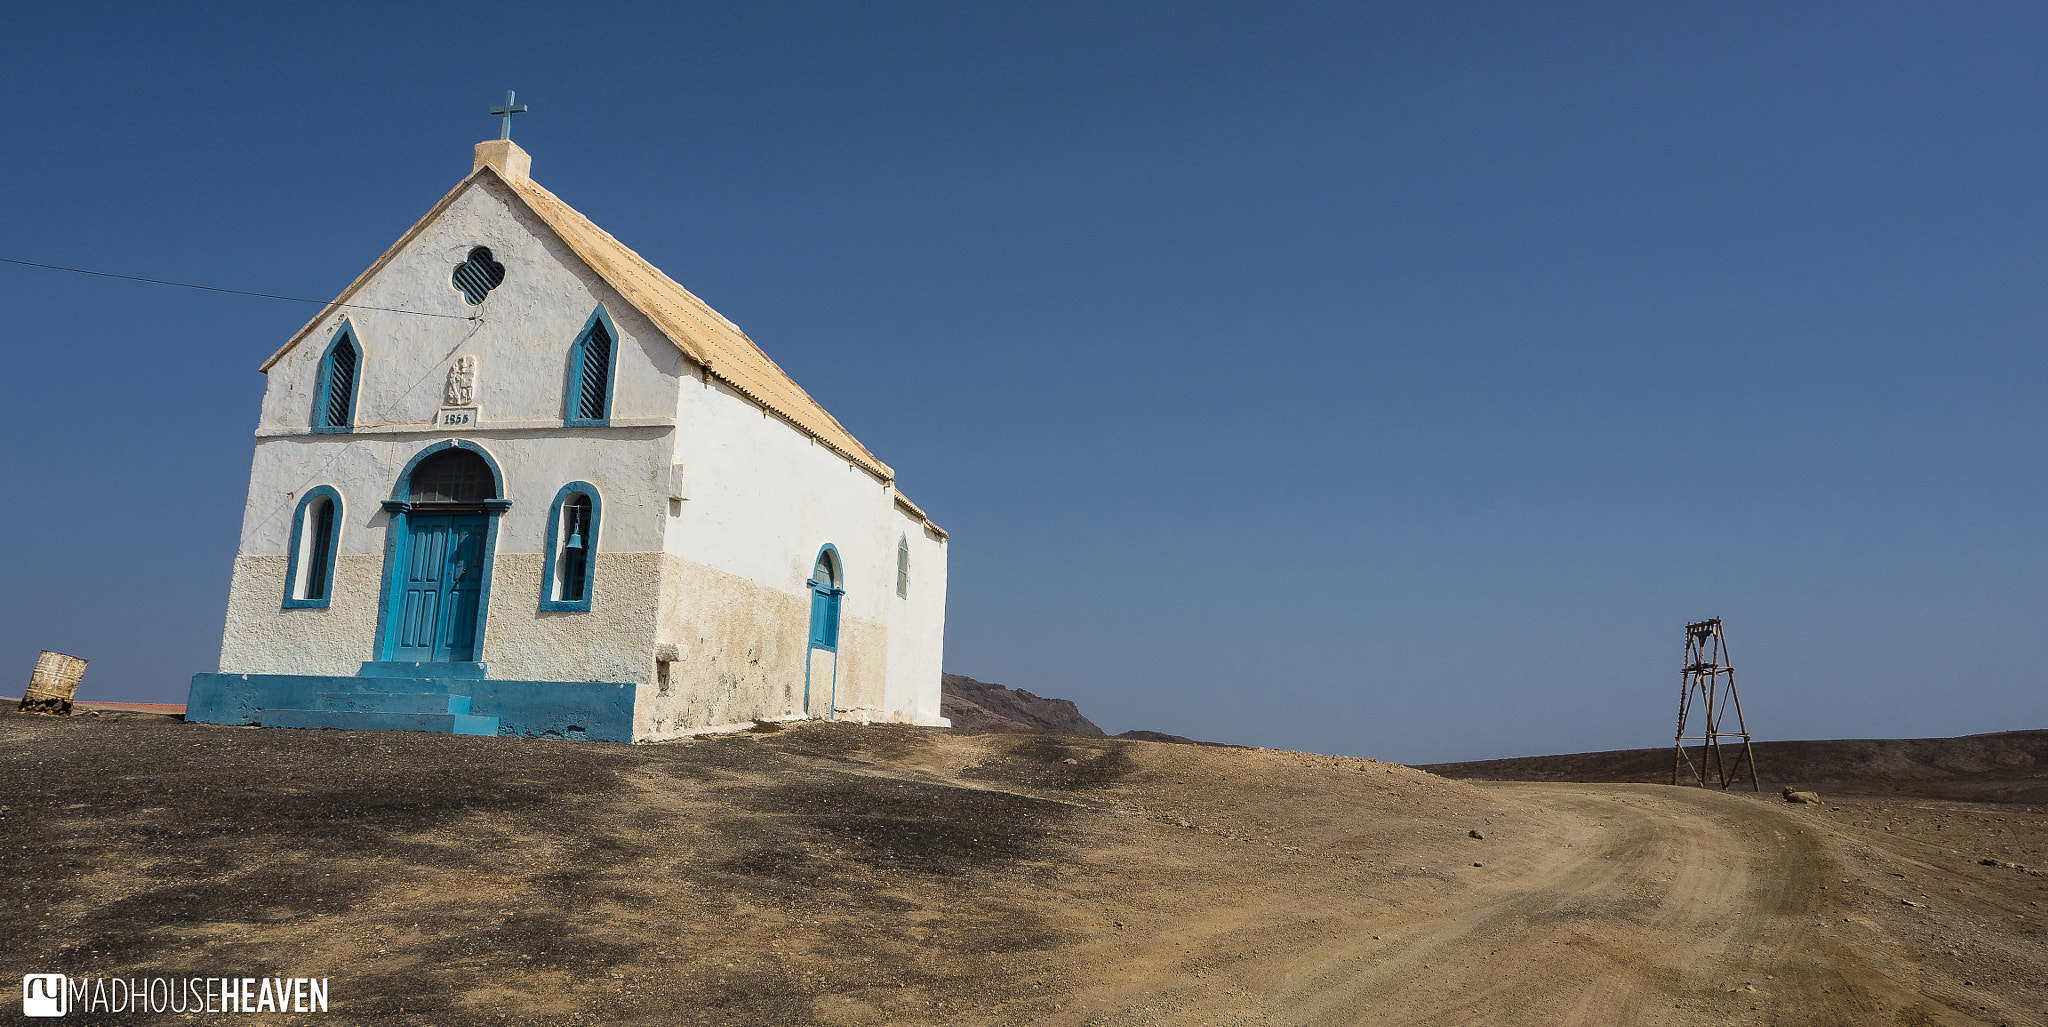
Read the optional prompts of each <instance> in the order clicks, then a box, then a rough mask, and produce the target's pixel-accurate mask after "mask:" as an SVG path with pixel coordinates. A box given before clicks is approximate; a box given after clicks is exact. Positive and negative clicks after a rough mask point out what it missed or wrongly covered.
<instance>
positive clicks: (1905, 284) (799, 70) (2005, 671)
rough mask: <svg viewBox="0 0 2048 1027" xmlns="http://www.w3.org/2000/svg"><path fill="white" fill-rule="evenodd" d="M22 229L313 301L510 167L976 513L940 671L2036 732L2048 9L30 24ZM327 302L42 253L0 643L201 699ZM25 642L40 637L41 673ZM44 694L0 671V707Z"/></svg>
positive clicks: (25, 246) (13, 315)
mask: <svg viewBox="0 0 2048 1027" xmlns="http://www.w3.org/2000/svg"><path fill="white" fill-rule="evenodd" d="M5 26H6V31H4V32H0V88H4V95H6V96H7V98H8V100H7V103H6V104H5V105H4V107H0V138H4V139H5V141H6V143H5V152H6V154H7V159H6V160H5V161H4V162H0V195H4V197H5V199H6V212H7V213H6V217H5V218H0V257H6V258H10V259H14V260H28V261H36V262H41V263H49V264H61V265H67V266H74V267H85V268H92V269H96V270H104V271H108V272H114V273H119V274H129V275H139V276H145V277H153V278H166V279H172V280H177V281H184V282H196V283H202V284H208V285H215V286H221V287H226V288H234V289H244V290H251V291H258V292H268V293H279V294H284V295H291V296H306V297H315V298H325V297H329V296H332V295H333V294H335V293H336V292H338V291H339V290H340V289H341V288H342V287H343V286H345V285H346V284H347V283H348V282H349V281H350V280H351V279H352V278H353V277H354V276H355V275H356V274H357V273H358V272H359V271H360V270H361V269H362V268H364V267H365V266H367V265H368V264H369V263H370V262H371V261H372V260H374V259H375V258H376V256H377V255H378V254H379V253H380V252H382V250H383V249H384V248H385V247H386V246H387V245H389V244H390V242H391V241H392V240H394V239H395V238H397V236H398V235H399V234H400V233H401V232H403V231H404V230H405V228H406V227H407V226H408V225H410V224H411V223H412V222H413V221H414V220H415V219H416V218H417V217H418V216H419V215H420V214H421V213H423V212H424V211H425V210H426V209H427V208H428V207H429V206H430V205H431V204H432V203H433V202H434V201H435V200H436V199H437V198H439V197H440V195H441V194H442V193H443V192H445V191H446V190H447V189H448V188H449V186H451V185H452V184H453V183H454V182H455V181H456V180H457V179H458V178H460V177H461V176H462V175H463V174H465V173H466V172H467V171H468V170H469V162H470V148H471V146H472V144H474V143H475V142H477V141H478V140H481V139H484V138H488V137H492V136H495V135H496V131H497V129H496V122H495V121H494V120H493V119H490V118H487V117H485V116H484V111H485V110H486V109H487V108H489V107H490V106H491V105H492V104H493V103H495V102H497V101H498V100H499V99H500V98H501V97H502V96H503V93H504V91H505V90H506V89H507V88H514V89H517V90H518V91H519V96H520V99H521V101H522V102H526V103H528V104H530V105H531V107H532V113H530V114H527V115H523V116H522V117H521V118H520V120H519V121H518V122H517V124H516V125H515V128H514V137H515V139H517V140H518V141H519V142H520V143H521V145H523V146H524V147H526V148H527V149H528V150H529V151H531V152H532V154H533V156H534V177H535V178H536V179H538V180H539V181H540V182H541V183H542V184H544V185H546V186H547V187H548V188H550V189H551V190H553V191H554V192H555V193H557V194H558V195H560V196H561V197H563V198H564V199H565V200H567V201H568V202H570V203H571V204H573V205H575V206H576V207H578V208H579V209H580V210H582V211H583V212H584V213H586V214H588V215H590V216H591V217H592V218H593V219H594V220H596V221H597V222H598V223H599V224H600V225H603V226H605V227H606V228H607V229H609V230H610V231H611V232H612V233H613V234H615V235H617V236H618V237H620V238H621V239H622V240H624V241H625V242H626V243H627V244H628V245H630V246H633V247H634V248H636V249H637V250H639V251H640V252H641V253H642V254H644V255H646V256H647V257H649V258H650V259H652V260H653V261H654V262H655V263H656V264H657V265H659V266H661V267H662V268H663V269H664V270H666V271H668V272H669V273H670V274H671V275H672V276H673V277H675V278H676V279H677V280H678V281H681V282H682V283H683V284H685V285H687V286H689V287H690V288H691V289H693V290H694V291H696V292H697V293H698V294H699V295H701V296H703V297H704V298H705V299H707V300H708V301H709V302H711V303H712V304H713V305H714V306H716V307H718V308H719V309H720V310H721V311H722V312H724V313H725V314H726V315H727V316H729V317H731V318H732V319H733V320H734V321H736V322H737V323H739V324H740V325H742V326H743V327H745V328H746V329H747V330H748V332H749V333H750V334H751V335H752V336H753V337H754V338H755V339H756V340H758V341H760V342H761V343H762V345H763V346H764V347H765V348H766V349H767V350H768V351H769V353H770V354H771V355H772V356H774V357H775V358H776V359H777V360H778V361H780V362H781V363H782V365H783V366H784V367H785V368H786V369H788V370H789V371H790V372H791V373H792V374H793V375H794V376H795V377H796V378H797V380H798V381H800V382H802V383H803V384H804V385H805V386H806V387H807V388H808V389H810V390H811V392H812V393H813V394H814V395H816V396H818V397H819V398H820V399H821V400H822V401H823V402H824V403H825V404H826V405H827V407H829V408H830V409H831V410H833V411H834V413H836V414H837V415H838V416H839V418H840V419H841V420H842V421H843V422H845V423H846V425H847V426H848V427H849V428H850V429H851V430H852V431H853V432H854V433H855V434H856V435H857V436H859V437H860V438H861V439H862V440H863V441H864V442H866V443H867V444H868V445H869V446H870V447H871V448H872V449H874V450H875V451H876V452H877V453H879V454H880V455H881V456H882V457H883V459H885V460H887V461H889V462H890V463H891V464H893V465H894V466H895V467H896V468H897V470H898V473H899V474H900V475H901V482H902V485H903V487H904V489H905V491H906V492H907V493H908V494H909V495H911V496H912V497H914V498H915V499H917V500H918V501H919V502H920V503H921V504H922V505H924V506H925V508H926V509H927V510H929V511H930V512H931V513H932V515H933V516H934V517H935V518H936V519H937V520H938V521H939V522H940V523H941V524H943V525H945V526H946V527H947V528H948V529H949V530H950V531H951V532H952V533H953V539H954V541H953V544H952V545H953V548H952V556H951V562H952V576H951V601H950V604H949V608H948V618H949V619H948V631H947V657H946V665H947V667H948V669H950V670H953V671H956V672H960V673H965V674H970V675H973V676H975V677H978V678H982V679H984V680H994V681H1000V682H1003V683H1006V684H1011V685H1015V686H1019V687H1024V688H1028V689H1030V690H1032V691H1034V692H1037V693H1040V694H1044V695H1054V696H1062V697H1067V698H1072V699H1074V700H1076V701H1077V702H1079V703H1080V704H1081V707H1082V709H1083V710H1084V711H1085V712H1086V713H1088V714H1089V715H1090V716H1091V717H1093V718H1094V719H1095V720H1096V721H1097V722H1099V723H1101V724H1102V725H1103V726H1104V727H1105V728H1107V729H1109V730H1111V731H1117V730H1122V729H1126V728H1133V727H1143V728H1152V729H1157V730H1164V731H1171V732H1176V733H1180V734H1187V735H1194V736H1198V737H1206V738H1216V739H1223V740H1228V741H1236V742H1241V743H1245V744H1253V745H1268V746H1282V747H1288V748H1302V749H1311V750H1317V751H1325V752H1342V753H1350V754H1358V755H1370V756H1375V757H1379V758H1385V759H1397V760H1403V761H1410V762H1425V761H1432V760H1450V759H1465V758H1486V757H1493V756H1508V755H1520V754H1529V753H1543V752H1568V751H1578V750H1587V749H1602V748H1625V747H1636V746H1655V745H1660V744H1668V743H1669V739H1670V737H1671V728H1672V724H1673V721H1674V718H1675V712H1676V705H1677V698H1678V696H1677V691H1678V682H1679V677H1678V665H1679V662H1680V656H1681V655H1682V644H1683V625H1684V624H1685V623H1686V622H1687V621H1691V620H1698V619H1702V618H1705V617H1710V616H1720V617H1723V618H1725V619H1726V622H1727V625H1728V632H1729V639H1730V643H1731V646H1732V652H1733V656H1734V662H1735V664H1736V666H1737V668H1738V673H1739V675H1740V676H1739V681H1740V682H1741V684H1742V686H1743V699H1744V705H1745V709H1746V711H1747V712H1748V713H1749V715H1750V720H1751V727H1752V729H1753V730H1754V731H1755V732H1756V733H1757V734H1758V735H1759V737H1763V738H1801V737H1809V738H1810V737H1895V736H1919V735H1938V734H1957V733H1968V732H1980V731H1995V730H2004V729H2011V728H2033V727H2048V701H2044V694H2048V693H2044V689H2043V678H2044V673H2048V672H2044V670H2043V663H2042V660H2041V659H2040V656H2039V653H2040V650H2041V644H2042V641H2043V630H2042V628H2041V625H2042V623H2043V620H2044V615H2048V584H2044V582H2048V544H2044V541H2043V532H2042V524H2043V520H2044V517H2043V511H2044V507H2048V474H2044V465H2043V459H2042V458H2043V455H2044V452H2043V450H2044V443H2043V440H2044V433H2043V428H2044V423H2043V422H2044V420H2048V417H2044V412H2043V404H2042V403H2041V401H2040V399H2039V395H2038V394H2039V392H2040V383H2041V382H2042V381H2043V380H2044V372H2048V353H2044V349H2043V347H2042V345H2041V341H2042V335H2043V331H2044V328H2043V326H2044V323H2048V293H2044V290H2043V289H2042V287H2041V286H2042V283H2043V282H2044V281H2048V246H2044V240H2048V205H2044V203H2043V202H2042V198H2043V194H2044V188H2048V186H2044V183H2048V134H2044V132H2043V126H2048V63H2044V62H2042V61H2041V60H2040V56H2039V55H2040V54H2041V53H2043V52H2048V8H2043V7H2041V6H2040V5H2032V4H2006V5H2000V4H1988V3H1987V4H1971V5H1904V4H1882V3H1880V4H1863V5H1853V6H1843V5H1783V4H1762V3H1758V4H1736V3H1731V4H1714V5H1678V4H1627V3H1614V4H1568V5H1567V4H1554V5H1532V4H1525V3H1493V4H1478V3H1474V4H1409V5H1400V6H1393V5H1363V4H1333V5H1308V4H1239V5H1200V4H1187V3H1175V4H1104V3H1075V4H1055V3H1033V4H1029V5H1023V4H1018V5H1008V6H1003V5H990V4H983V5H966V4H911V3H903V4H893V5H845V6H834V5H825V4H800V5H776V4H749V5H730V6H727V7H713V6H703V5H681V4H649V5H608V4H579V5H522V4H518V3H501V4H490V5H471V6H457V5H434V6H433V7H432V9H428V8H426V7H423V6H422V5H396V4H392V5H378V4H352V5H326V6H312V5H306V6H288V5H272V4H266V5H246V6H236V5H229V4H218V5H184V6H178V7H165V6H162V5H142V4H136V5H93V6H89V7H88V6H86V5H42V6H41V7H37V8H22V9H18V10H12V11H10V12H9V13H8V14H7V16H6V18H5ZM314 309H315V308H313V307H310V306H307V305H301V304H290V303H280V302H274V301H267V300H256V299H247V298H240V297H228V296H219V295H213V294H208V293H201V292H192V291H186V290H179V289H170V288H164V287H161V286H152V285H142V284H136V283H126V282H116V281H109V280H105V279H93V278H86V277H82V276H76V275H67V274H61V273H57V272H51V271H42V270H35V269H30V268H21V267H13V266H7V265H0V310H4V312H5V313H4V315H0V333H4V334H0V346H4V352H5V353H6V355H7V357H8V362H9V373H7V374H5V375H4V376H0V431H4V438H5V439H6V440H7V445H6V446H4V447H0V470H4V472H5V475H6V480H7V481H9V482H12V483H13V485H12V487H11V488H10V489H9V492H8V496H9V499H10V501H9V502H6V503H4V504H0V531H4V535H0V537H5V538H7V539H9V540H10V542H11V544H12V546H13V547H14V552H13V555H12V558H11V559H9V560H8V561H7V562H6V566H7V567H8V568H9V569H8V570H7V572H6V573H5V574H4V575H0V584H4V586H5V587H4V588H0V674H7V673H11V674H14V675H16V676H17V677H18V678H19V679H20V680H21V681H22V682H25V681H26V679H27V676H28V671H29V668H30V666H31V664H32V662H33V659H34V655H35V651H36V650H37V649H38V648H43V647H49V648H56V649H62V650H66V651H71V652H75V653H78V654H79V655H83V656H87V657H89V658H91V659H92V661H93V663H92V668H91V670H90V671H89V672H88V674H87V678H86V684H85V687H84V690H83V692H82V693H81V694H82V695H84V696H86V697H87V698H92V697H100V698H136V699H143V698H149V699H159V700H168V701H182V696H183V694H184V689H185V685H186V682H187V681H188V680H189V677H190V675H191V674H192V673H193V672H195V671H200V670H211V669H213V666H214V662H215V660H216V658H217V653H218V646H219V635H220V627H221V620H222V614H223V611H224V608H225V604H226V593H227V583H228V571H229V565H230V560H231V558H232V556H233V553H234V548H235V539H236V533H237V528H238V522H239V518H240V511H241V505H242V497H243V493H244V490H245V488H246V475H247V471H248V462H249V456H250V452H251V448H252V444H253V442H252V438H251V431H252V430H253V427H254V424H255V420H256V415H257V403H258V399H259V396H260V395H261V389H262V376H261V375H260V374H259V373H257V371H256V366H257V365H258V363H260V362H261V360H262V359H263V358H264V357H265V356H267V355H268V354H269V353H270V352H271V351H272V350H273V349H275V348H276V346H277V345H278V344H279V343H280V342H281V341H282V340H283V339H285V338H286V337H287V336H289V335H290V334H291V333H292V332H293V331H294V330H296V329H297V328H298V327H299V326H300V325H301V324H303V323H304V321H305V320H306V318H307V317H308V316H310V314H311V312H312V311H313V310H314ZM8 668H12V669H11V670H9V669H8ZM18 687H19V686H18V685H16V686H5V685H0V691H5V690H8V689H9V688H18Z"/></svg>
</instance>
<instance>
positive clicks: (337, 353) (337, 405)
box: [313, 321, 363, 432]
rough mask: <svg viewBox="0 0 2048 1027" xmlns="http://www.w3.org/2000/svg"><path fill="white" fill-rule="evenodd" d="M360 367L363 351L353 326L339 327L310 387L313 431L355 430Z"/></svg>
mask: <svg viewBox="0 0 2048 1027" xmlns="http://www.w3.org/2000/svg"><path fill="white" fill-rule="evenodd" d="M362 367H363V348H362V347H361V346H359V345H357V344H356V331H355V326H354V325H351V324H349V323H348V322H347V321H343V322H342V323H341V328H340V330H338V331H336V332H335V333H334V340H333V341H332V342H329V343H328V344H327V352H326V353H325V354H323V355H322V356H321V357H320V375H319V378H318V380H317V381H315V382H314V385H313V430H314V431H316V432H345V431H349V430H350V429H352V428H354V427H355V422H356V380H357V378H359V377H360V376H361V373H362Z"/></svg>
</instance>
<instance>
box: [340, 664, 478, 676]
mask: <svg viewBox="0 0 2048 1027" xmlns="http://www.w3.org/2000/svg"><path fill="white" fill-rule="evenodd" d="M489 666H490V665H489V664H485V663H401V662H398V661H396V660H372V661H370V662H368V663H365V664H363V669H362V670H359V671H357V672H356V676H357V677H359V678H436V679H438V678H480V677H483V676H484V670H485V669H486V668H487V667H489Z"/></svg>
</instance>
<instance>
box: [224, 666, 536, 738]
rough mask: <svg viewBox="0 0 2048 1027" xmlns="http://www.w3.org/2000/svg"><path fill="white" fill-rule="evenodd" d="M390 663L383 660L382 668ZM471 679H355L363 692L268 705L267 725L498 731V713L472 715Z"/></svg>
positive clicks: (458, 732)
mask: <svg viewBox="0 0 2048 1027" xmlns="http://www.w3.org/2000/svg"><path fill="white" fill-rule="evenodd" d="M390 666H391V665H389V664H385V665H380V666H379V668H378V669H380V670H381V669H384V668H385V667H390ZM365 669H368V668H367V667H366V668H365ZM392 669H401V668H399V667H393V668H392ZM468 684H469V681H468V680H465V679H463V678H399V677H368V678H356V679H355V680H353V681H351V682H349V685H350V686H351V687H352V688H356V689H360V690H359V691H347V692H320V693H318V694H317V695H316V697H315V700H316V705H315V707H314V708H312V709H294V708H290V707H287V708H283V709H271V710H265V711H263V714H262V718H261V723H262V725H263V726H264V727H329V728H336V729H339V730H343V731H430V732H433V733H435V734H443V735H495V734H497V733H498V718H496V717H477V716H471V715H470V712H469V707H470V702H471V700H470V697H469V696H467V695H464V694H462V690H463V689H464V687H465V686H467V685H468Z"/></svg>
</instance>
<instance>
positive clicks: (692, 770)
mask: <svg viewBox="0 0 2048 1027" xmlns="http://www.w3.org/2000/svg"><path fill="white" fill-rule="evenodd" d="M0 780H4V781H5V782H6V783H7V791H6V793H5V794H4V796H0V855H4V858H0V954H4V955H5V957H6V965H8V966H12V967H15V968H16V969H17V971H18V972H23V973H28V972H60V973H68V974H72V975H75V976H102V975H107V976H114V975H118V976H123V977H151V976H229V975H233V976H258V975H273V976H313V977H327V978H330V979H331V981H332V984H331V1002H332V1009H333V1012H332V1013H330V1014H328V1015H324V1016H297V1017H294V1016H291V1015H284V1016H279V1017H277V1018H276V1020H278V1021H282V1022H294V1021H295V1020H304V1021H306V1022H310V1023H352V1022H361V1023H370V1022H374V1023H387V1022H389V1023H409V1024H435V1025H441V1024H528V1023H557V1022H584V1023H606V1024H611V1023H620V1024H647V1025H657V1024H734V1025H739V1024H747V1025H757V1024H761V1025H766V1024H834V1025H838V1024H933V1025H937V1024H946V1025H953V1024H991V1025H994V1024H1017V1025H1023V1024H1030V1025H1033V1027H1037V1025H1056V1027H1138V1025H1146V1027H1168V1025H1173V1027H1178V1025H1181V1024H1203V1023H1207V1024H1218V1025H1222V1024H1233V1025H1246V1027H1249V1025H1255V1024H1300V1025H1305V1027H1353V1025H1359V1024H1402V1025H1409V1024H1442V1025H1446V1027H1482V1025H1484V1027H1493V1025H1496V1024H1502V1023H1574V1024H1594V1023H1615V1024H1623V1023H1628V1024H1682V1025H1694V1024H1701V1025H1704V1024H1726V1023H1734V1022H1759V1023H1771V1024H1812V1025H1823V1024H1827V1025H1833V1024H1844V1023H1856V1024H1866V1023H1885V1024H1902V1025H1903V1024H1913V1025H1921V1024H1967V1023H2040V1022H2042V1020H2043V1017H2044V1014H2048V987H2044V981H2048V945H2044V944H2043V937H2042V933H2043V932H2042V928H2043V924H2042V916H2041V908H2040V904H2041V903H2042V902H2043V901H2048V873H2044V872H2042V871H2041V870H2040V869H2039V868H2040V865H2041V864H2042V863H2043V862H2044V861H2048V860H2044V858H2043V853H2044V850H2048V815H2044V813H2043V812H2042V811H2037V810H2034V809H2032V808H2023V807H2012V806H2004V807H1994V806H1982V805H1977V806H1972V805H1967V804H1959V803H1929V802H1925V801H1919V800H1915V801H1914V802H1907V801H1905V800H1899V799H1884V800H1872V801H1871V802H1869V803H1859V802H1856V801H1854V800H1843V801H1842V802H1840V803H1834V804H1829V805H1827V806H1823V807H1813V806H1797V807H1794V806H1787V805H1786V804H1784V803H1782V802H1776V801H1767V800H1766V799H1765V798H1759V797H1745V796H1737V795H1726V794H1721V793H1718V792H1712V793H1703V792H1702V791H1701V790H1699V789H1696V788H1695V789H1674V788H1660V787H1651V786H1643V785H1580V784H1534V783H1518V784H1499V785H1483V786H1481V785H1473V784H1467V783H1463V782H1457V781H1450V780H1445V779H1443V778H1438V777H1434V776H1431V775H1428V774H1424V773H1421V772H1418V771H1415V770H1412V769H1410V768H1406V767H1398V766H1393V765H1390V764H1383V763H1378V762H1375V761H1372V760H1358V759H1344V758H1338V757H1328V756H1314V755H1309V754H1303V753H1290V752H1278V751H1271V750H1246V749H1225V748H1214V747H1205V746H1191V745H1168V744H1158V743H1152V742H1143V741H1122V740H1117V739H1107V738H1074V737H1062V736H1053V735H1028V734H983V735H960V734H956V733H951V732H946V731H940V730H931V729H918V728H889V727H859V726H853V725H833V724H804V725H798V726H795V727H792V728H789V729H787V730H783V731H779V732H774V733H766V734H759V735H742V736H737V737H725V738H707V739H700V740H697V741H692V742H687V743H674V744H663V745H642V746H619V745H603V744H597V743H578V742H548V741H531V740H516V739H504V738H461V737H449V736H442V735H423V734H409V733H400V732H360V733H356V732H339V731H288V730H265V729H257V728H219V727H208V726H204V725H187V724H183V723H181V722H178V721H177V720H175V719H173V718H169V717H161V716H150V715H144V714H118V715H102V716H99V717H91V718H85V717H73V718H69V719H57V718H48V717H33V716H25V715H18V714H0ZM1475 833H1476V834H1478V835H1483V837H1475ZM1987 859H1988V860H1990V862H1989V863H1988V864H1987V863H1985V862H1984V861H1985V860H1987ZM74 1019H77V1020H81V1021H83V1022H100V1021H101V1020H105V1019H107V1018H105V1017H100V1018H95V1017H92V1016H89V1015H80V1016H76V1017H74ZM114 1019H117V1020H121V1022H127V1021H126V1020H125V1019H124V1018H122V1017H115V1018H114ZM149 1019H150V1018H149V1017H143V1018H141V1020H138V1021H137V1022H145V1021H147V1020H149ZM193 1019H196V1020H197V1021H198V1022H202V1023H203V1022H211V1021H220V1022H228V1021H230V1020H231V1019H233V1020H238V1019H239V1018H238V1017H230V1016H225V1015H213V1016H201V1017H195V1018H193ZM67 1022H68V1021H67Z"/></svg>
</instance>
